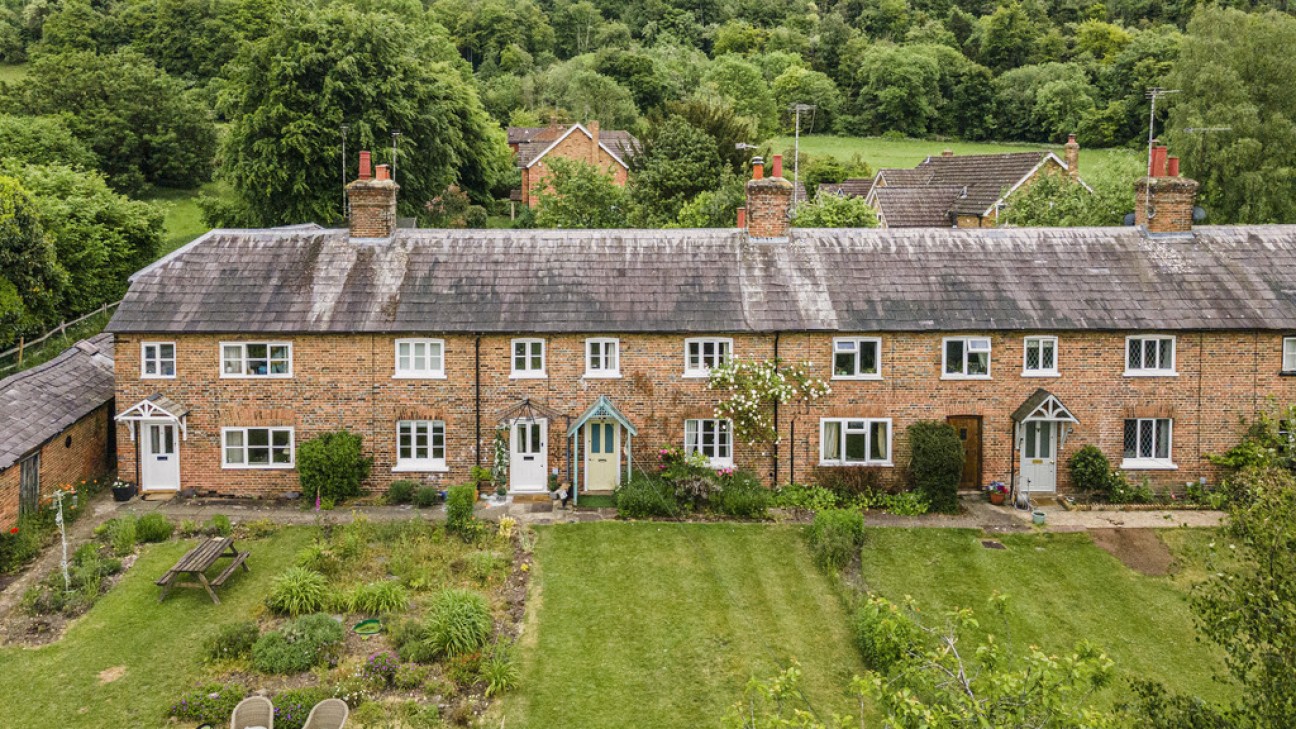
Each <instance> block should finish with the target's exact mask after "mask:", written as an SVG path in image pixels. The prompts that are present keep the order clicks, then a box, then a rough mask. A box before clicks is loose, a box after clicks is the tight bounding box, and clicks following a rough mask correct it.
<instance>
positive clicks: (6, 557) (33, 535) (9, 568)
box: [0, 516, 47, 575]
mask: <svg viewBox="0 0 1296 729" xmlns="http://www.w3.org/2000/svg"><path fill="white" fill-rule="evenodd" d="M46 533H47V531H46V530H45V529H42V528H41V525H40V522H39V521H38V520H37V519H35V518H33V517H30V516H27V517H23V518H22V519H19V520H18V526H16V527H13V528H11V529H10V530H9V531H8V532H6V533H3V534H0V575H4V574H10V573H13V572H17V571H18V570H19V569H21V568H22V567H23V566H24V565H26V564H27V563H28V562H30V561H32V560H33V559H36V556H37V555H38V554H40V550H41V545H42V543H43V542H44V541H45V534H46Z"/></svg>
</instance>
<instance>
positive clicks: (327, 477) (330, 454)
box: [297, 430, 373, 502]
mask: <svg viewBox="0 0 1296 729" xmlns="http://www.w3.org/2000/svg"><path fill="white" fill-rule="evenodd" d="M372 468H373V458H372V457H371V456H366V455H365V454H364V439H363V438H362V437H361V436H358V435H356V434H354V433H352V432H350V431H347V430H337V431H332V432H328V433H320V434H319V435H317V436H315V437H314V438H311V439H309V440H306V441H304V442H302V443H301V444H299V445H298V446H297V478H298V480H299V481H300V482H301V488H302V493H303V494H304V495H305V496H306V498H308V499H309V498H318V499H320V500H321V501H324V500H326V499H327V500H329V501H330V502H340V501H344V500H346V499H349V498H353V497H356V496H359V495H360V488H361V486H362V485H363V484H364V481H365V479H367V478H369V471H370V469H372Z"/></svg>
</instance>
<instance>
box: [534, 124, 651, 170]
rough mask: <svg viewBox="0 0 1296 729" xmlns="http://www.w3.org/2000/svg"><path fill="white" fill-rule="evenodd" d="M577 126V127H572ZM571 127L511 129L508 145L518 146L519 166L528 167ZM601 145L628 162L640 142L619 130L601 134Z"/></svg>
mask: <svg viewBox="0 0 1296 729" xmlns="http://www.w3.org/2000/svg"><path fill="white" fill-rule="evenodd" d="M572 126H575V125H572ZM569 129H571V126H565V127H555V126H548V127H509V128H508V143H509V144H510V145H514V144H515V145H517V165H518V167H526V166H528V165H530V164H531V163H532V162H534V161H535V160H536V158H538V157H539V156H541V155H542V154H544V151H545V150H546V149H549V145H551V144H553V143H554V142H556V141H558V140H559V139H561V138H562V136H563V135H564V134H566V133H567V130H569ZM599 144H601V145H603V146H605V147H607V148H608V149H610V150H612V152H613V153H614V154H615V155H616V156H618V157H620V158H621V160H622V161H625V162H628V161H629V160H628V157H629V156H630V155H632V154H633V153H634V151H635V150H636V149H637V148H638V146H639V140H638V139H636V138H635V136H634V135H633V134H631V133H630V132H626V131H622V130H619V129H605V130H603V131H600V132H599Z"/></svg>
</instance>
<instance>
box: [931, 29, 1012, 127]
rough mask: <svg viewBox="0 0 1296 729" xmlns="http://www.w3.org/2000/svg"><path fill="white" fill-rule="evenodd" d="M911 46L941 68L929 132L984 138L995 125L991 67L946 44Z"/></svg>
mask: <svg viewBox="0 0 1296 729" xmlns="http://www.w3.org/2000/svg"><path fill="white" fill-rule="evenodd" d="M911 48H912V49H913V50H914V51H916V52H918V53H920V54H922V55H924V56H927V57H928V58H930V59H931V60H932V61H934V62H935V63H936V66H937V68H938V69H939V71H940V76H939V79H938V81H937V87H938V88H939V93H940V100H939V102H938V103H937V107H936V108H937V118H936V120H935V122H934V123H933V128H932V131H935V132H937V133H939V134H947V135H950V136H955V137H960V138H962V139H985V138H987V137H988V136H990V133H991V130H992V129H993V127H994V103H995V101H994V87H993V79H992V77H991V74H990V69H988V68H986V67H985V66H982V65H981V64H979V63H975V62H973V61H970V60H968V58H967V56H964V55H963V54H962V53H960V52H958V51H957V50H955V49H954V48H951V47H949V46H945V45H932V44H926V45H915V46H911Z"/></svg>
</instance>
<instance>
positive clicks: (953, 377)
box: [941, 375, 991, 380]
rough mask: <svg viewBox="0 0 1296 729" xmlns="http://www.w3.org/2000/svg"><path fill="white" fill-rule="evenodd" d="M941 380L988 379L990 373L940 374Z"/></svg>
mask: <svg viewBox="0 0 1296 729" xmlns="http://www.w3.org/2000/svg"><path fill="white" fill-rule="evenodd" d="M941 379H942V380H989V379H991V378H990V375H941Z"/></svg>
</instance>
